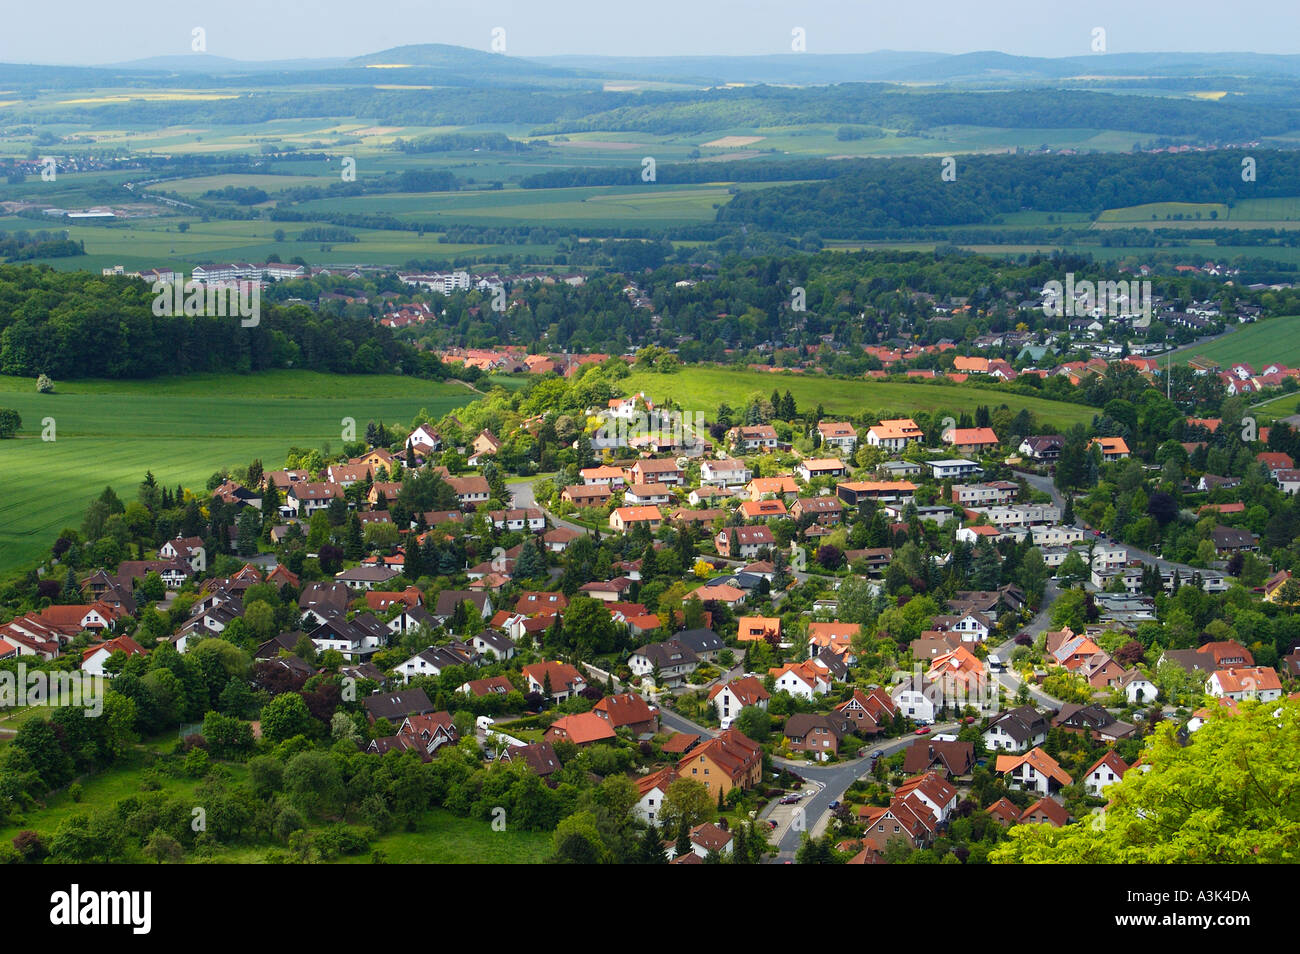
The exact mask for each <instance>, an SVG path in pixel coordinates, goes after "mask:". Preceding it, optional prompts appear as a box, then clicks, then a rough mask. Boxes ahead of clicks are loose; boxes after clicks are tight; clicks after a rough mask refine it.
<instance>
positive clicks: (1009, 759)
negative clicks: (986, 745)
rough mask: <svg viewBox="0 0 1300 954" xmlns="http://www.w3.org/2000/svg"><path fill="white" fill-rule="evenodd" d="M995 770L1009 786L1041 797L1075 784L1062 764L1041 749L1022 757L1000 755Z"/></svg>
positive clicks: (1032, 750)
mask: <svg viewBox="0 0 1300 954" xmlns="http://www.w3.org/2000/svg"><path fill="white" fill-rule="evenodd" d="M994 770H995V771H996V773H997V774H998V775H1002V776H1005V777H1006V780H1007V782H1008V784H1012V785H1015V786H1016V787H1018V788H1023V789H1026V790H1028V791H1033V792H1038V793H1039V794H1040V795H1050V794H1051V793H1052V792H1055V791H1058V790H1060V789H1061V788H1062V787H1063V786H1065V785H1070V784H1073V782H1074V779H1072V778H1071V777H1070V775H1069V773H1068V772H1066V771H1065V769H1063V768H1061V766H1060V763H1058V762H1057V761H1056V759H1054V758H1052V757H1051V756H1050V755H1048V754H1047V753H1046V752H1044V751H1043V750H1042V749H1040V748H1033V749H1030V750H1029V751H1028V752H1025V753H1024V754H1022V755H999V756H998V758H997V763H996V766H995V769H994Z"/></svg>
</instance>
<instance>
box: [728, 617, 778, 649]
mask: <svg viewBox="0 0 1300 954" xmlns="http://www.w3.org/2000/svg"><path fill="white" fill-rule="evenodd" d="M737 623H738V625H739V629H738V630H737V631H736V639H738V640H740V642H742V643H751V642H756V641H757V640H760V639H774V640H777V641H778V642H779V641H780V639H781V617H779V616H742V617H740V619H739V620H737Z"/></svg>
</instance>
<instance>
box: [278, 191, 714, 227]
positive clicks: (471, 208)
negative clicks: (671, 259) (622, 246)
mask: <svg viewBox="0 0 1300 954" xmlns="http://www.w3.org/2000/svg"><path fill="white" fill-rule="evenodd" d="M728 201H730V195H729V194H728V192H727V189H726V187H725V186H721V185H662V186H657V185H653V184H650V183H646V184H644V185H639V186H598V187H590V188H573V189H510V190H499V191H491V190H489V191H482V192H431V193H421V194H406V193H403V194H400V195H379V196H364V197H361V198H356V199H318V200H315V201H312V202H304V203H302V204H301V205H300V206H298V208H299V209H301V210H302V211H304V212H321V211H325V210H327V209H328V210H338V211H341V212H354V213H368V214H376V215H393V216H396V217H397V218H399V219H402V220H405V221H425V220H430V219H432V220H435V221H436V220H438V219H440V218H441V219H444V220H445V221H447V222H448V223H460V222H473V223H476V224H480V225H518V224H534V225H547V226H556V227H558V226H563V225H566V224H573V225H590V224H592V223H598V222H600V223H608V224H611V225H626V226H636V225H641V226H653V227H665V228H666V227H669V226H674V225H691V224H695V223H699V222H711V221H713V218H714V216H715V215H716V214H717V207H718V206H720V205H723V204H725V203H727V202H728Z"/></svg>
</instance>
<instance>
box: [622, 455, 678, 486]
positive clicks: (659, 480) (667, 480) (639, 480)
mask: <svg viewBox="0 0 1300 954" xmlns="http://www.w3.org/2000/svg"><path fill="white" fill-rule="evenodd" d="M625 477H626V480H627V483H629V484H673V485H676V484H680V483H683V482H684V481H685V480H686V474H685V473H684V472H683V471H682V469H681V468H680V467H678V466H677V462H676V461H675V460H660V459H651V458H647V459H645V460H639V461H637V462H636V463H635V464H633V465H632V466H631V467H629V468H628V469H627V472H626V474H625Z"/></svg>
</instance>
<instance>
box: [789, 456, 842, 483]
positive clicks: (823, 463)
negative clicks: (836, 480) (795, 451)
mask: <svg viewBox="0 0 1300 954" xmlns="http://www.w3.org/2000/svg"><path fill="white" fill-rule="evenodd" d="M795 473H797V474H798V475H799V476H800V477H802V478H803V479H804V480H805V481H813V480H816V479H817V478H818V477H843V476H844V475H845V474H847V473H848V468H847V467H845V466H844V462H843V461H842V460H840V459H839V458H837V457H816V458H811V459H808V460H801V461H799V464H798V465H797V466H796V467H795Z"/></svg>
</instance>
